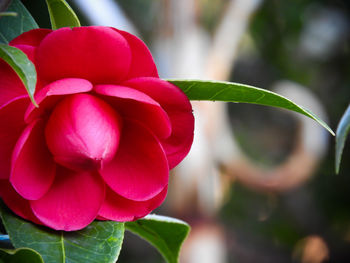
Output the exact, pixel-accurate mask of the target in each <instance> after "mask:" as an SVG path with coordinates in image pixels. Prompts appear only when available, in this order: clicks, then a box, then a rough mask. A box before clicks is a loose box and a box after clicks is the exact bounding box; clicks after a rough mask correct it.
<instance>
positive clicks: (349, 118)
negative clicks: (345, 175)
mask: <svg viewBox="0 0 350 263" xmlns="http://www.w3.org/2000/svg"><path fill="white" fill-rule="evenodd" d="M349 130H350V105H349V106H348V108H347V109H346V111H345V112H344V115H343V117H342V118H341V119H340V122H339V124H338V127H337V132H336V137H335V172H336V173H337V174H338V173H339V168H340V162H341V157H342V154H343V149H344V145H345V141H346V137H347V135H348V133H349Z"/></svg>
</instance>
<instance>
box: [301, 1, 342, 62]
mask: <svg viewBox="0 0 350 263" xmlns="http://www.w3.org/2000/svg"><path fill="white" fill-rule="evenodd" d="M305 20H306V23H305V27H304V29H303V31H302V33H301V37H300V44H299V45H300V47H299V48H300V51H301V53H302V55H303V56H308V57H312V58H315V59H319V60H326V59H328V58H329V57H330V56H331V55H333V54H334V53H336V51H337V49H338V48H339V47H340V44H341V43H342V42H343V41H345V39H346V38H347V36H348V33H349V32H348V19H347V17H346V16H345V14H344V13H343V12H342V11H341V10H337V9H330V8H326V7H321V6H318V5H316V6H315V5H312V6H311V7H309V9H308V11H307V12H306V14H305Z"/></svg>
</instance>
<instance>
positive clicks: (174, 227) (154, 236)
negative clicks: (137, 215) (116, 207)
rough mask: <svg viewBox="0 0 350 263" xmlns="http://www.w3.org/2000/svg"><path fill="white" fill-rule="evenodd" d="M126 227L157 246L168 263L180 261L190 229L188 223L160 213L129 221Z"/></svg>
mask: <svg viewBox="0 0 350 263" xmlns="http://www.w3.org/2000/svg"><path fill="white" fill-rule="evenodd" d="M125 227H126V229H127V230H129V231H131V232H133V233H134V234H137V235H138V236H140V237H142V238H143V239H145V240H147V241H148V242H149V243H151V244H152V245H153V246H154V247H156V248H157V249H158V251H159V252H160V253H161V254H162V255H163V257H164V259H166V261H167V262H168V263H176V262H178V257H179V252H180V248H181V245H182V243H183V242H184V240H185V239H186V237H187V235H188V233H189V231H190V226H189V225H188V224H187V223H185V222H183V221H181V220H178V219H175V218H170V217H165V216H158V215H148V216H146V217H144V218H142V219H139V220H137V221H134V222H127V223H125Z"/></svg>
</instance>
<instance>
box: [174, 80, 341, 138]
mask: <svg viewBox="0 0 350 263" xmlns="http://www.w3.org/2000/svg"><path fill="white" fill-rule="evenodd" d="M167 81H169V82H171V83H173V84H174V85H176V86H178V87H179V88H180V89H182V90H183V91H184V92H185V94H186V95H187V97H188V98H189V99H190V100H211V101H227V102H242V103H253V104H260V105H265V106H272V107H278V108H283V109H287V110H291V111H295V112H298V113H301V114H303V115H305V116H307V117H309V118H311V119H313V120H315V121H316V122H318V123H319V124H320V125H322V126H323V127H324V128H326V129H327V130H328V131H329V132H330V133H331V134H332V135H334V132H333V131H332V129H331V128H330V127H329V126H328V125H327V124H326V123H325V122H324V121H322V120H321V119H320V118H318V117H317V116H316V115H315V114H313V113H312V112H311V111H309V110H307V109H305V108H303V107H302V106H299V105H297V104H296V103H294V102H293V101H291V100H289V99H287V98H285V97H283V96H281V95H278V94H276V93H274V92H271V91H268V90H264V89H260V88H256V87H253V86H249V85H244V84H239V83H233V82H224V81H205V80H167Z"/></svg>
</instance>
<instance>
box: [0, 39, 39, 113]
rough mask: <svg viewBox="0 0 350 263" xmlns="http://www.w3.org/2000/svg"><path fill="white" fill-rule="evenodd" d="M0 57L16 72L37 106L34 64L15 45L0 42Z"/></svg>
mask: <svg viewBox="0 0 350 263" xmlns="http://www.w3.org/2000/svg"><path fill="white" fill-rule="evenodd" d="M0 58H2V59H3V60H4V61H6V62H7V63H8V64H9V65H10V66H11V67H12V69H13V70H14V71H15V72H16V73H17V75H18V77H19V78H20V79H21V81H22V82H23V84H24V86H25V88H26V90H27V92H28V95H29V97H30V99H31V101H32V103H33V104H34V106H35V107H39V106H38V104H37V103H36V102H35V100H34V93H35V86H36V80H37V75H36V70H35V66H34V64H33V63H32V62H31V61H30V60H29V59H28V57H27V55H26V54H25V53H23V52H22V51H21V50H19V49H18V48H15V47H11V46H8V45H5V44H0Z"/></svg>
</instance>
